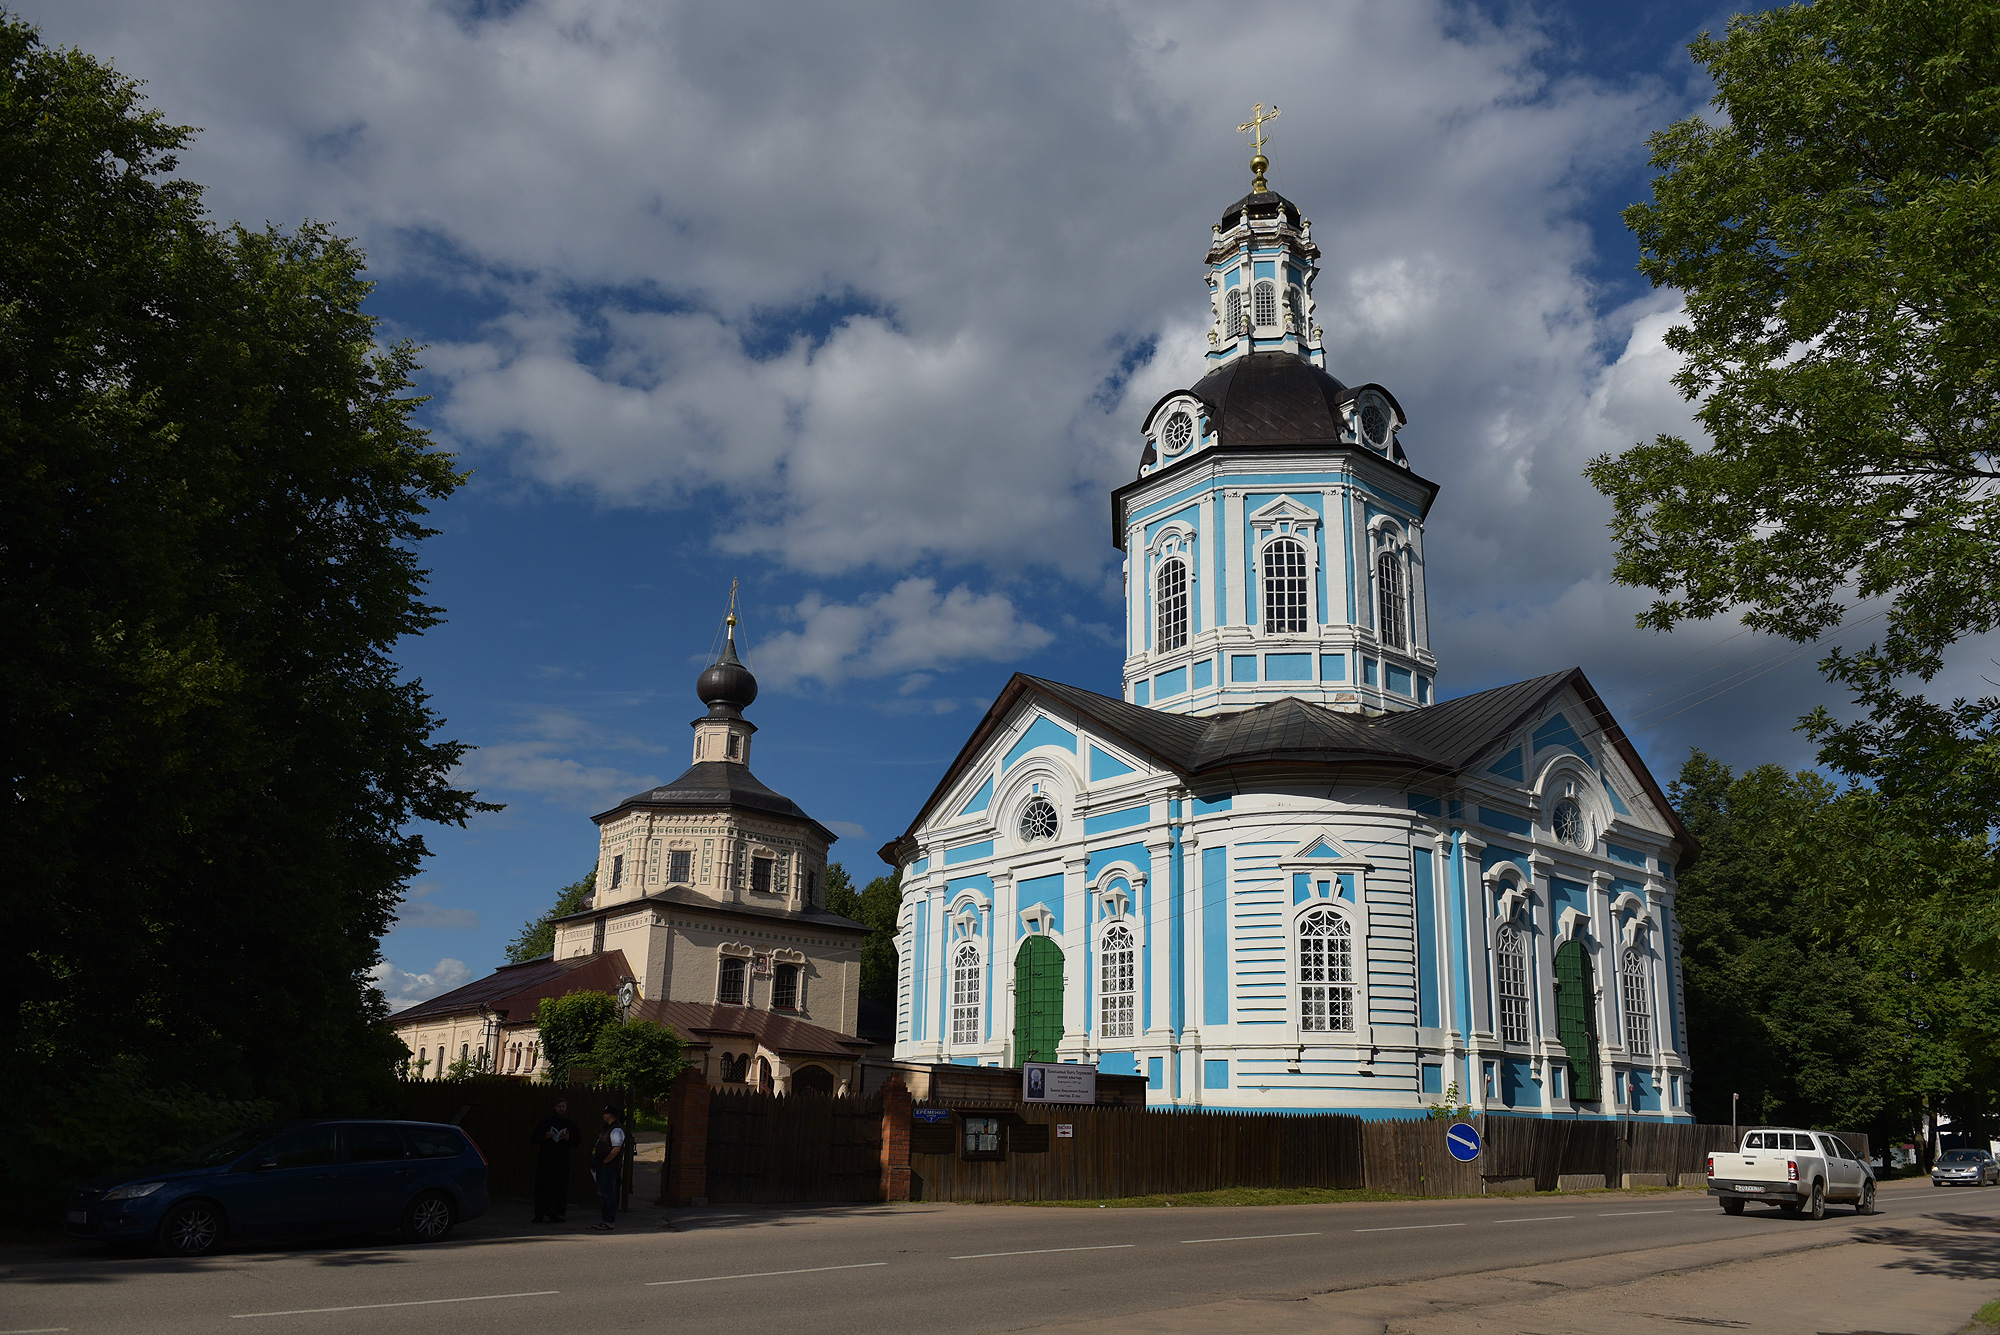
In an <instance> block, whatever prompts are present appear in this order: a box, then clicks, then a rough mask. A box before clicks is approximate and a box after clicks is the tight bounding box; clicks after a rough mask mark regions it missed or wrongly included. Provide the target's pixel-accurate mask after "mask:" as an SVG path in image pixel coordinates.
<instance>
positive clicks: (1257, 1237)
mask: <svg viewBox="0 0 2000 1335" xmlns="http://www.w3.org/2000/svg"><path fill="white" fill-rule="evenodd" d="M1320 1236H1322V1235H1321V1234H1318V1233H1245V1234H1244V1235H1243V1236H1242V1237H1240V1238H1182V1239H1181V1245H1182V1246H1186V1245H1187V1244H1188V1243H1190V1242H1261V1241H1263V1240H1264V1239H1265V1238H1317V1237H1320Z"/></svg>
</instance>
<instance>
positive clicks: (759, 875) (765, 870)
mask: <svg viewBox="0 0 2000 1335" xmlns="http://www.w3.org/2000/svg"><path fill="white" fill-rule="evenodd" d="M771 867H772V861H771V859H770V858H751V859H750V888H751V889H752V890H755V891H757V892H758V893H759V894H766V895H768V894H770V893H771Z"/></svg>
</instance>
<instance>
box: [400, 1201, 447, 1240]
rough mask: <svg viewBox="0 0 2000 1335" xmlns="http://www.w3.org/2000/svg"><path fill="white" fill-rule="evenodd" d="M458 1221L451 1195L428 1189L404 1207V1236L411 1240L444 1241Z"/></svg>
mask: <svg viewBox="0 0 2000 1335" xmlns="http://www.w3.org/2000/svg"><path fill="white" fill-rule="evenodd" d="M456 1223H458V1211H456V1210H454V1209H453V1208H452V1204H451V1197H449V1196H447V1195H445V1194H444V1193H443V1192H442V1191H427V1192H425V1193H424V1194H423V1195H421V1196H418V1197H417V1198H416V1199H415V1200H413V1201H411V1202H410V1203H409V1204H408V1205H406V1206H404V1207H403V1236H404V1237H405V1238H407V1239H409V1240H410V1241H411V1242H443V1241H444V1240H445V1239H446V1238H448V1237H450V1236H451V1230H452V1226H453V1225H455V1224H456Z"/></svg>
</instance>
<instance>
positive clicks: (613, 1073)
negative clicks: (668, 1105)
mask: <svg viewBox="0 0 2000 1335" xmlns="http://www.w3.org/2000/svg"><path fill="white" fill-rule="evenodd" d="M684 1051H685V1045H683V1044H682V1042H681V1036H680V1035H679V1034H677V1033H675V1032H674V1031H673V1030H672V1029H670V1028H668V1027H667V1026H665V1025H661V1024H654V1023H653V1022H652V1021H651V1020H627V1021H625V1023H623V1024H608V1025H606V1026H604V1028H602V1029H600V1030H598V1031H597V1038H596V1041H594V1042H593V1043H592V1044H591V1045H590V1058H589V1061H590V1065H591V1066H593V1067H595V1068H596V1070H597V1079H598V1083H599V1084H605V1085H619V1086H622V1087H624V1088H626V1089H629V1090H631V1091H632V1095H633V1097H634V1098H637V1099H639V1100H641V1101H643V1102H646V1103H652V1102H655V1101H657V1100H660V1099H664V1098H665V1097H666V1096H667V1087H668V1086H670V1085H672V1084H673V1082H674V1077H675V1076H677V1075H679V1074H680V1073H681V1072H682V1071H684V1070H686V1069H687V1067H688V1062H687V1059H686V1057H685V1056H684V1055H683V1054H684Z"/></svg>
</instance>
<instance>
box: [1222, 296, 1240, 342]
mask: <svg viewBox="0 0 2000 1335" xmlns="http://www.w3.org/2000/svg"><path fill="white" fill-rule="evenodd" d="M1222 336H1223V337H1224V338H1241V337H1242V336H1243V289H1242V288H1240V287H1232V288H1230V289H1229V295H1228V296H1226V297H1224V298H1223V299H1222Z"/></svg>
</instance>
